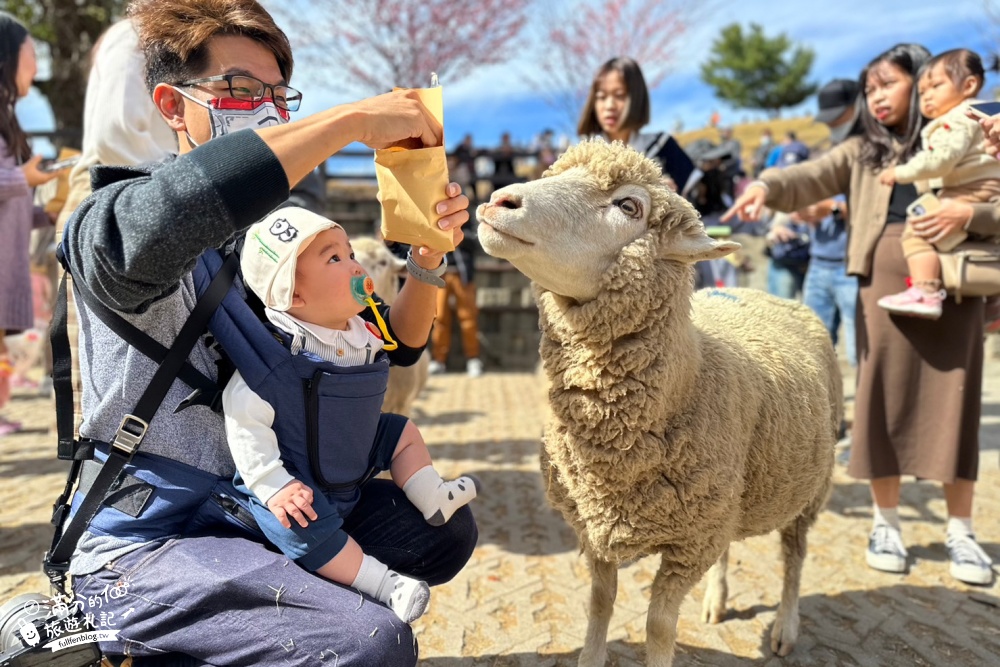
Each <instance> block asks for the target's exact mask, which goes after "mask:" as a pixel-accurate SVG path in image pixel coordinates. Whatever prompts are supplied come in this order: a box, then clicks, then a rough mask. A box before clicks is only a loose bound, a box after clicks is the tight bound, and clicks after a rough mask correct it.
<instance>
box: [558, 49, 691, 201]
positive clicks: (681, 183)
mask: <svg viewBox="0 0 1000 667" xmlns="http://www.w3.org/2000/svg"><path fill="white" fill-rule="evenodd" d="M648 124H649V91H648V90H647V88H646V79H645V78H644V77H643V76H642V70H641V69H640V68H639V64H638V63H636V62H635V61H634V60H632V59H631V58H625V57H619V58H612V59H611V60H609V61H607V62H606V63H604V64H603V65H601V67H600V69H598V70H597V74H596V75H595V76H594V80H593V82H592V83H591V84H590V94H589V95H588V96H587V102H586V104H584V106H583V111H582V112H581V114H580V122H579V123H578V124H577V133H578V134H579V135H580V136H581V137H595V136H602V137H604V138H605V139H607V140H608V141H621V142H623V143H626V144H628V145H629V146H631V147H632V148H634V149H635V150H637V151H639V152H640V153H642V154H644V155H645V156H646V157H649V158H652V159H654V160H656V161H657V162H659V163H660V167H661V168H662V169H663V175H664V176H665V177H669V179H670V181H672V185H673V187H674V189H675V190H676V191H678V192H683V191H684V190H685V189H686V187H685V186H686V185H687V182H688V179H689V178H691V174H693V173H694V171H695V168H694V163H692V162H691V158H689V157H688V155H687V153H685V152H684V149H683V148H681V146H680V144H678V143H677V140H676V139H674V138H673V137H672V136H670V133H669V132H650V133H640V132H639V131H640V130H641V129H642V128H643V127H645V126H646V125H648Z"/></svg>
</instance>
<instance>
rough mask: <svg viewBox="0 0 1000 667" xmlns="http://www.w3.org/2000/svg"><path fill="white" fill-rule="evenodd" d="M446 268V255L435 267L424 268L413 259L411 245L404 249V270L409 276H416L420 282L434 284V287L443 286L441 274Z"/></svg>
mask: <svg viewBox="0 0 1000 667" xmlns="http://www.w3.org/2000/svg"><path fill="white" fill-rule="evenodd" d="M447 268H448V257H447V256H445V257H442V258H441V264H440V265H439V266H438V267H437V268H436V269H425V268H424V267H422V266H420V265H419V264H417V263H416V262H415V261H413V248H412V247H411V248H410V249H409V250H407V251H406V270H407V271H408V272H409V274H410V275H411V276H413V277H414V278H416V279H417V280H419V281H420V282H422V283H427V284H429V285H434V286H435V287H444V280H442V279H441V276H443V275H444V272H445V271H446V270H447Z"/></svg>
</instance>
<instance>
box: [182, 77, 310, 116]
mask: <svg viewBox="0 0 1000 667" xmlns="http://www.w3.org/2000/svg"><path fill="white" fill-rule="evenodd" d="M217 81H225V82H226V84H227V85H228V86H229V94H230V95H232V96H233V97H234V98H236V99H238V100H250V101H252V102H260V101H261V100H262V99H264V97H265V94H266V93H267V91H268V90H270V91H271V97H272V98H273V99H274V104H275V105H276V106H277V107H278V108H279V109H285V110H286V111H298V110H299V106H301V104H302V93H300V92H299V91H297V90H295V89H294V88H292V87H290V86H283V85H281V84H276V85H272V84H270V83H264V82H263V81H261V80H260V79H257V78H254V77H252V76H246V75H245V74H220V75H218V76H207V77H205V78H203V79H188V80H187V81H181V82H180V83H178V84H175V85H178V86H195V85H198V84H201V83H215V82H217Z"/></svg>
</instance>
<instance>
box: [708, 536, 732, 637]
mask: <svg viewBox="0 0 1000 667" xmlns="http://www.w3.org/2000/svg"><path fill="white" fill-rule="evenodd" d="M728 566H729V547H726V550H725V551H723V552H722V555H721V556H719V560H717V561H715V565H713V566H712V569H710V570H709V571H708V577H707V582H706V586H705V597H704V598H703V599H702V601H701V620H702V621H703V622H705V623H713V624H715V623H721V622H722V618H723V617H724V616H725V615H726V598H727V597H728V596H729V584H728V583H727V582H726V568H727V567H728Z"/></svg>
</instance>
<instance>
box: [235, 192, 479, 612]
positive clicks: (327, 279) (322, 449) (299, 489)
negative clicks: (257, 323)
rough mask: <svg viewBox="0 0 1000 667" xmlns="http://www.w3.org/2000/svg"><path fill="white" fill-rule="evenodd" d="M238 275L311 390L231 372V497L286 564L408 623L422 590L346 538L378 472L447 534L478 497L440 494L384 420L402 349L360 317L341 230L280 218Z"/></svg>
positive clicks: (416, 441)
mask: <svg viewBox="0 0 1000 667" xmlns="http://www.w3.org/2000/svg"><path fill="white" fill-rule="evenodd" d="M241 267H242V271H243V281H244V284H245V285H246V287H247V288H248V289H249V290H252V291H253V292H254V293H255V294H256V295H257V296H258V297H260V299H261V301H262V302H263V303H264V306H265V308H266V310H265V312H266V314H267V318H268V320H269V321H270V323H271V324H272V325H273V332H274V335H275V337H276V338H280V339H281V340H282V342H283V343H284V344H285V346H286V347H287V348H288V352H289V355H290V358H289V359H288V363H290V364H292V365H294V366H295V367H296V368H297V369H298V372H299V374H300V375H301V376H302V377H303V378H304V379H303V381H302V382H303V386H280V387H276V386H274V385H275V382H276V380H275V381H270V382H264V383H259V384H258V386H257V387H256V388H251V387H250V386H249V385H248V383H247V382H246V381H245V380H244V379H243V377H242V376H241V374H240V373H239V372H238V371H237V372H236V374H235V375H234V376H233V378H232V379H231V380H230V382H229V383H228V385H227V386H226V389H225V392H224V394H223V407H224V411H225V416H226V434H227V439H228V441H229V445H230V449H231V451H232V454H233V460H234V462H235V464H236V469H237V479H236V486H237V488H238V489H240V490H242V491H244V492H246V493H247V495H248V496H249V499H250V505H251V509H252V511H253V513H254V516H255V518H256V520H257V523H258V525H259V526H260V528H261V530H262V531H263V532H264V533H265V535H267V537H268V538H269V539H270V540H271V542H273V543H274V544H275V545H276V546H277V547H278V548H279V549H281V551H282V552H283V553H284V554H285V555H287V556H288V557H289V558H291V559H293V560H295V561H296V562H297V563H298V564H299V565H301V566H302V567H304V568H305V569H307V570H311V571H314V572H316V573H317V574H319V575H320V576H323V577H325V578H327V579H329V580H331V581H334V582H337V583H340V584H344V585H348V586H352V587H354V588H356V589H357V590H359V591H361V592H362V593H365V594H367V595H370V596H372V597H373V598H375V599H377V600H379V601H380V602H382V603H383V604H385V605H387V606H388V607H389V608H391V609H392V610H393V611H394V612H395V613H396V615H397V616H399V618H400V619H402V620H403V621H405V622H407V623H409V622H411V621H413V620H415V619H416V618H418V617H419V616H420V615H421V614H423V613H424V611H425V609H426V607H427V602H428V599H429V596H430V592H429V588H428V586H427V583H426V582H423V581H419V580H416V579H413V578H411V577H408V576H406V575H404V574H401V573H397V572H394V571H393V570H390V569H389V568H388V567H387V566H386V565H385V564H383V563H381V562H380V561H378V560H377V559H376V558H374V557H372V556H370V555H368V554H365V553H364V552H363V551H362V549H361V547H360V546H359V545H358V543H357V542H355V541H354V540H353V539H352V538H351V537H350V535H348V534H347V533H346V532H345V531H344V530H343V524H344V519H345V517H347V516H348V515H349V514H350V512H351V510H352V509H353V508H354V505H355V504H356V503H357V501H358V498H359V497H360V493H361V488H362V486H363V485H364V484H365V482H367V481H368V480H369V479H370V478H371V477H372V476H373V475H374V474H376V473H378V472H380V471H382V470H388V471H389V472H390V473H391V475H392V479H393V481H394V482H395V483H396V485H397V486H399V487H400V488H401V489H402V490H403V492H404V493H405V494H406V497H407V498H408V499H409V501H410V502H411V503H412V504H413V506H414V507H415V508H416V510H417V511H419V512H420V513H421V514H422V515H423V518H424V519H425V520H426V521H427V522H428V523H430V524H431V525H442V524H444V523H446V522H447V521H448V520H449V519H450V518H451V516H452V515H453V514H454V513H455V511H457V510H458V509H459V508H461V507H462V506H464V505H466V504H467V503H469V502H470V501H471V500H472V499H473V498H475V497H476V492H477V487H476V484H477V483H476V481H475V480H474V479H473V478H471V477H460V478H458V479H456V480H454V481H450V482H445V481H444V480H442V479H441V476H440V475H438V473H437V472H436V471H435V470H434V467H433V465H432V462H431V457H430V454H429V452H428V450H427V446H426V444H425V443H424V440H423V438H422V437H421V435H420V432H419V431H418V430H417V427H416V426H415V425H414V424H413V422H411V421H409V420H408V419H406V418H405V417H402V416H400V415H393V414H382V413H381V406H382V396H383V395H384V393H385V386H386V381H387V378H388V368H389V362H388V358H387V355H386V352H385V349H390V350H391V349H394V343H393V342H392V340H391V338H389V337H388V331H387V330H386V329H385V327H384V324H383V323H382V320H381V318H380V317H379V316H378V311H375V312H376V319H377V320H378V321H379V322H380V324H382V326H381V327H377V326H375V325H373V324H371V323H369V322H366V321H365V320H364V319H362V318H361V317H360V316H359V314H360V313H361V312H362V311H364V309H365V308H366V304H367V305H371V306H372V308H373V310H374V306H375V305H376V304H375V303H374V301H372V299H371V294H372V287H371V280H370V279H369V278H368V277H367V276H366V275H365V272H364V270H363V269H362V268H361V266H360V265H359V264H358V263H357V261H355V259H354V253H353V251H352V249H351V243H350V240H349V239H348V237H347V234H346V232H345V231H344V229H343V228H342V227H341V226H340V225H338V224H336V223H335V222H332V221H330V220H327V219H326V218H323V217H321V216H318V215H316V214H314V213H311V212H309V211H306V210H304V209H300V208H283V209H279V210H277V211H275V212H273V213H271V214H270V215H269V216H268V217H266V218H265V219H264V220H262V221H260V222H258V223H256V224H255V225H253V226H252V227H250V229H249V230H248V231H247V234H246V241H245V244H244V248H243V253H242V256H241ZM275 377H277V376H275ZM282 384H284V385H287V384H288V382H287V381H283V382H282ZM296 392H297V394H296ZM262 394H265V395H266V396H267V397H268V398H265V396H264V395H262ZM283 396H289V397H290V399H289V400H288V401H285V400H284V399H283V398H282V397H283ZM303 396H304V405H305V410H304V411H303V410H302V405H303ZM283 403H284V406H283ZM289 406H291V407H289ZM400 511H407V510H406V509H405V508H400Z"/></svg>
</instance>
